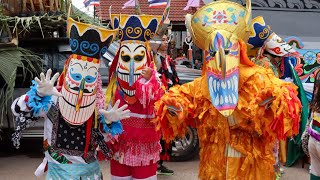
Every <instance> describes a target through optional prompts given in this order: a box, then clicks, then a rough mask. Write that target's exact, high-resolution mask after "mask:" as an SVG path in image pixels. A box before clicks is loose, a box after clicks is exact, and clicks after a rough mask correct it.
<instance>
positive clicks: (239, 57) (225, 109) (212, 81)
mask: <svg viewBox="0 0 320 180" xmlns="http://www.w3.org/2000/svg"><path fill="white" fill-rule="evenodd" d="M250 20H251V1H250V0H246V7H243V6H242V5H240V4H237V3H234V2H230V1H227V0H220V1H219V0H218V1H215V2H212V3H209V4H207V5H205V6H203V7H201V8H200V9H199V10H198V11H197V12H196V13H195V14H194V15H190V14H188V15H186V27H187V29H188V31H189V32H190V34H191V36H192V41H193V42H194V43H195V45H196V46H198V47H199V48H201V49H202V50H204V51H205V52H206V53H207V54H208V55H207V57H206V60H205V62H204V68H203V70H202V71H203V72H202V74H203V75H206V78H207V83H208V90H209V94H210V99H211V103H212V105H213V106H214V107H215V108H216V109H217V110H218V111H219V112H220V113H221V114H222V115H223V116H225V117H228V116H230V115H231V114H232V113H233V111H234V109H235V108H236V106H237V103H238V84H239V83H238V82H239V64H240V63H242V64H247V65H249V64H252V62H248V61H249V60H248V58H247V57H246V58H245V56H246V53H245V51H244V49H245V50H246V47H245V48H244V46H245V44H244V42H246V41H247V39H248V36H249V28H248V25H249V24H250ZM244 62H245V63H244Z"/></svg>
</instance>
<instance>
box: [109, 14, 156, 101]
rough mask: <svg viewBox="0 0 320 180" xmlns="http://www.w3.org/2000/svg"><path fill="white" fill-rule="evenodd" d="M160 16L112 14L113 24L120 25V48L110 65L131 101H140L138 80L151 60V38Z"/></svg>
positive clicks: (121, 87) (126, 97)
mask: <svg viewBox="0 0 320 180" xmlns="http://www.w3.org/2000/svg"><path fill="white" fill-rule="evenodd" d="M160 19H161V16H152V15H126V14H121V15H120V14H111V26H112V27H113V28H119V29H120V30H119V40H120V48H119V50H118V52H117V55H116V56H115V59H114V60H113V62H112V64H111V67H110V72H109V73H110V74H111V75H112V74H114V75H116V78H117V90H118V92H119V93H120V95H121V96H122V97H123V99H124V100H125V101H126V102H127V103H128V104H134V103H135V102H136V101H137V98H136V97H135V92H136V82H137V80H138V79H139V78H140V77H141V72H142V70H143V69H144V68H145V67H149V65H150V64H151V62H152V58H151V55H150V54H151V52H150V47H148V46H149V42H148V41H149V40H150V39H152V38H153V36H154V35H155V33H156V31H157V29H158V25H159V22H160Z"/></svg>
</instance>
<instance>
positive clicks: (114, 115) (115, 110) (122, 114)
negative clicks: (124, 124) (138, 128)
mask: <svg viewBox="0 0 320 180" xmlns="http://www.w3.org/2000/svg"><path fill="white" fill-rule="evenodd" d="M119 104H120V100H117V102H116V103H115V104H114V106H113V107H112V108H111V109H110V110H109V111H106V110H104V109H100V110H99V113H100V114H103V115H104V117H105V119H106V121H107V122H117V121H119V120H121V119H126V118H129V117H130V116H129V113H130V110H125V109H126V108H127V107H128V105H127V104H125V105H123V106H121V107H120V108H119Z"/></svg>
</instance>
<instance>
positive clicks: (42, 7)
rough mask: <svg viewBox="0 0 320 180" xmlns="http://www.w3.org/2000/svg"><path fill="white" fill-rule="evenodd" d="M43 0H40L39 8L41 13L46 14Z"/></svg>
mask: <svg viewBox="0 0 320 180" xmlns="http://www.w3.org/2000/svg"><path fill="white" fill-rule="evenodd" d="M42 1H43V0H39V8H40V11H41V12H44V6H43V2H42Z"/></svg>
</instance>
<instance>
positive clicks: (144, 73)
mask: <svg viewBox="0 0 320 180" xmlns="http://www.w3.org/2000/svg"><path fill="white" fill-rule="evenodd" d="M141 76H142V77H143V78H145V79H146V80H149V79H150V78H151V76H152V69H151V68H149V67H144V68H143V69H142V72H141Z"/></svg>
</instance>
